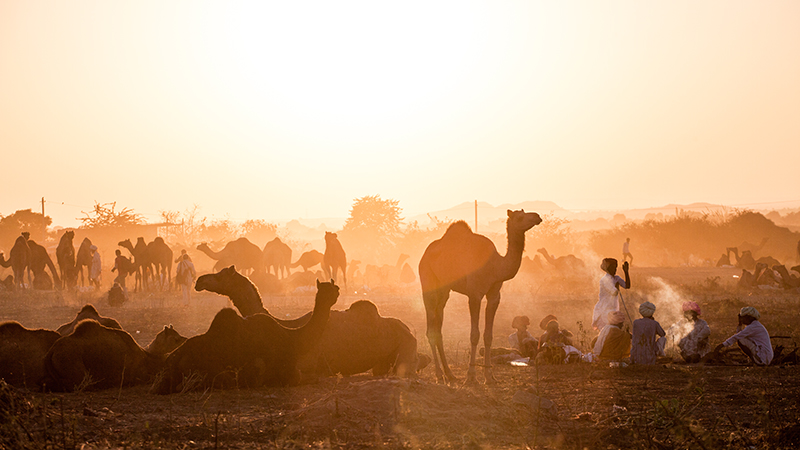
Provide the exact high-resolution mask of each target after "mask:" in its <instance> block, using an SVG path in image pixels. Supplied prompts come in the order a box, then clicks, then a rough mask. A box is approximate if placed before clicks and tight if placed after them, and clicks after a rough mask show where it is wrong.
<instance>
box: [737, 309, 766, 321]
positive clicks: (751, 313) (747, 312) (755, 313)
mask: <svg viewBox="0 0 800 450" xmlns="http://www.w3.org/2000/svg"><path fill="white" fill-rule="evenodd" d="M739 315H740V316H750V317H752V318H753V319H756V320H758V319H759V318H760V317H761V314H759V312H758V310H757V309H755V308H753V307H752V306H745V307H744V308H742V309H741V310H739Z"/></svg>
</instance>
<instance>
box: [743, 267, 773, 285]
mask: <svg viewBox="0 0 800 450" xmlns="http://www.w3.org/2000/svg"><path fill="white" fill-rule="evenodd" d="M766 269H767V266H766V265H765V264H756V266H755V271H754V272H753V273H750V272H748V271H747V269H742V275H741V276H740V277H739V282H738V283H737V284H736V286H737V287H740V288H751V287H755V286H758V280H759V279H760V278H761V275H762V274H763V272H764V271H765V270H766Z"/></svg>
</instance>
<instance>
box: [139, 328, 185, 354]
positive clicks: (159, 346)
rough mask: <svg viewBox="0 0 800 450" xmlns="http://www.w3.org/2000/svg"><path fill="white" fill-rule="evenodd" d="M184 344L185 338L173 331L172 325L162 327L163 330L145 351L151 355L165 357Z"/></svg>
mask: <svg viewBox="0 0 800 450" xmlns="http://www.w3.org/2000/svg"><path fill="white" fill-rule="evenodd" d="M184 342H186V338H185V337H183V336H181V335H180V333H178V332H177V331H175V329H174V328H172V325H170V326H166V325H164V329H163V330H161V331H160V332H159V333H158V334H157V335H156V337H155V338H153V342H151V343H150V345H148V346H147V347H146V348H145V350H147V353H150V354H151V355H160V356H165V355H167V354H168V353H170V352H172V351H173V350H175V349H176V348H178V347H180V346H181V344H183V343H184Z"/></svg>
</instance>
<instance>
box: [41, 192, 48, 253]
mask: <svg viewBox="0 0 800 450" xmlns="http://www.w3.org/2000/svg"><path fill="white" fill-rule="evenodd" d="M46 237H47V219H46V218H45V216H44V197H42V242H44V240H45V238H46Z"/></svg>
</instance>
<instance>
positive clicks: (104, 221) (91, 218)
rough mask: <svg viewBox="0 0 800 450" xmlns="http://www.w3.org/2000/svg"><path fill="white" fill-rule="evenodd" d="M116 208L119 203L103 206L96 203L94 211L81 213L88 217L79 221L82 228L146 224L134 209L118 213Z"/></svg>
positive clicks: (126, 209) (124, 209)
mask: <svg viewBox="0 0 800 450" xmlns="http://www.w3.org/2000/svg"><path fill="white" fill-rule="evenodd" d="M116 208H117V202H113V203H102V204H101V203H97V202H95V204H94V209H92V211H90V212H86V211H81V212H82V213H83V214H84V215H85V216H86V217H81V218H79V219H78V220H80V221H81V223H82V225H81V227H82V228H106V227H118V228H123V227H127V226H130V225H141V224H143V223H144V218H143V217H142V216H141V215H139V214H136V213H135V212H133V209H130V208H123V209H122V210H121V211H119V212H117V211H116Z"/></svg>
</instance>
